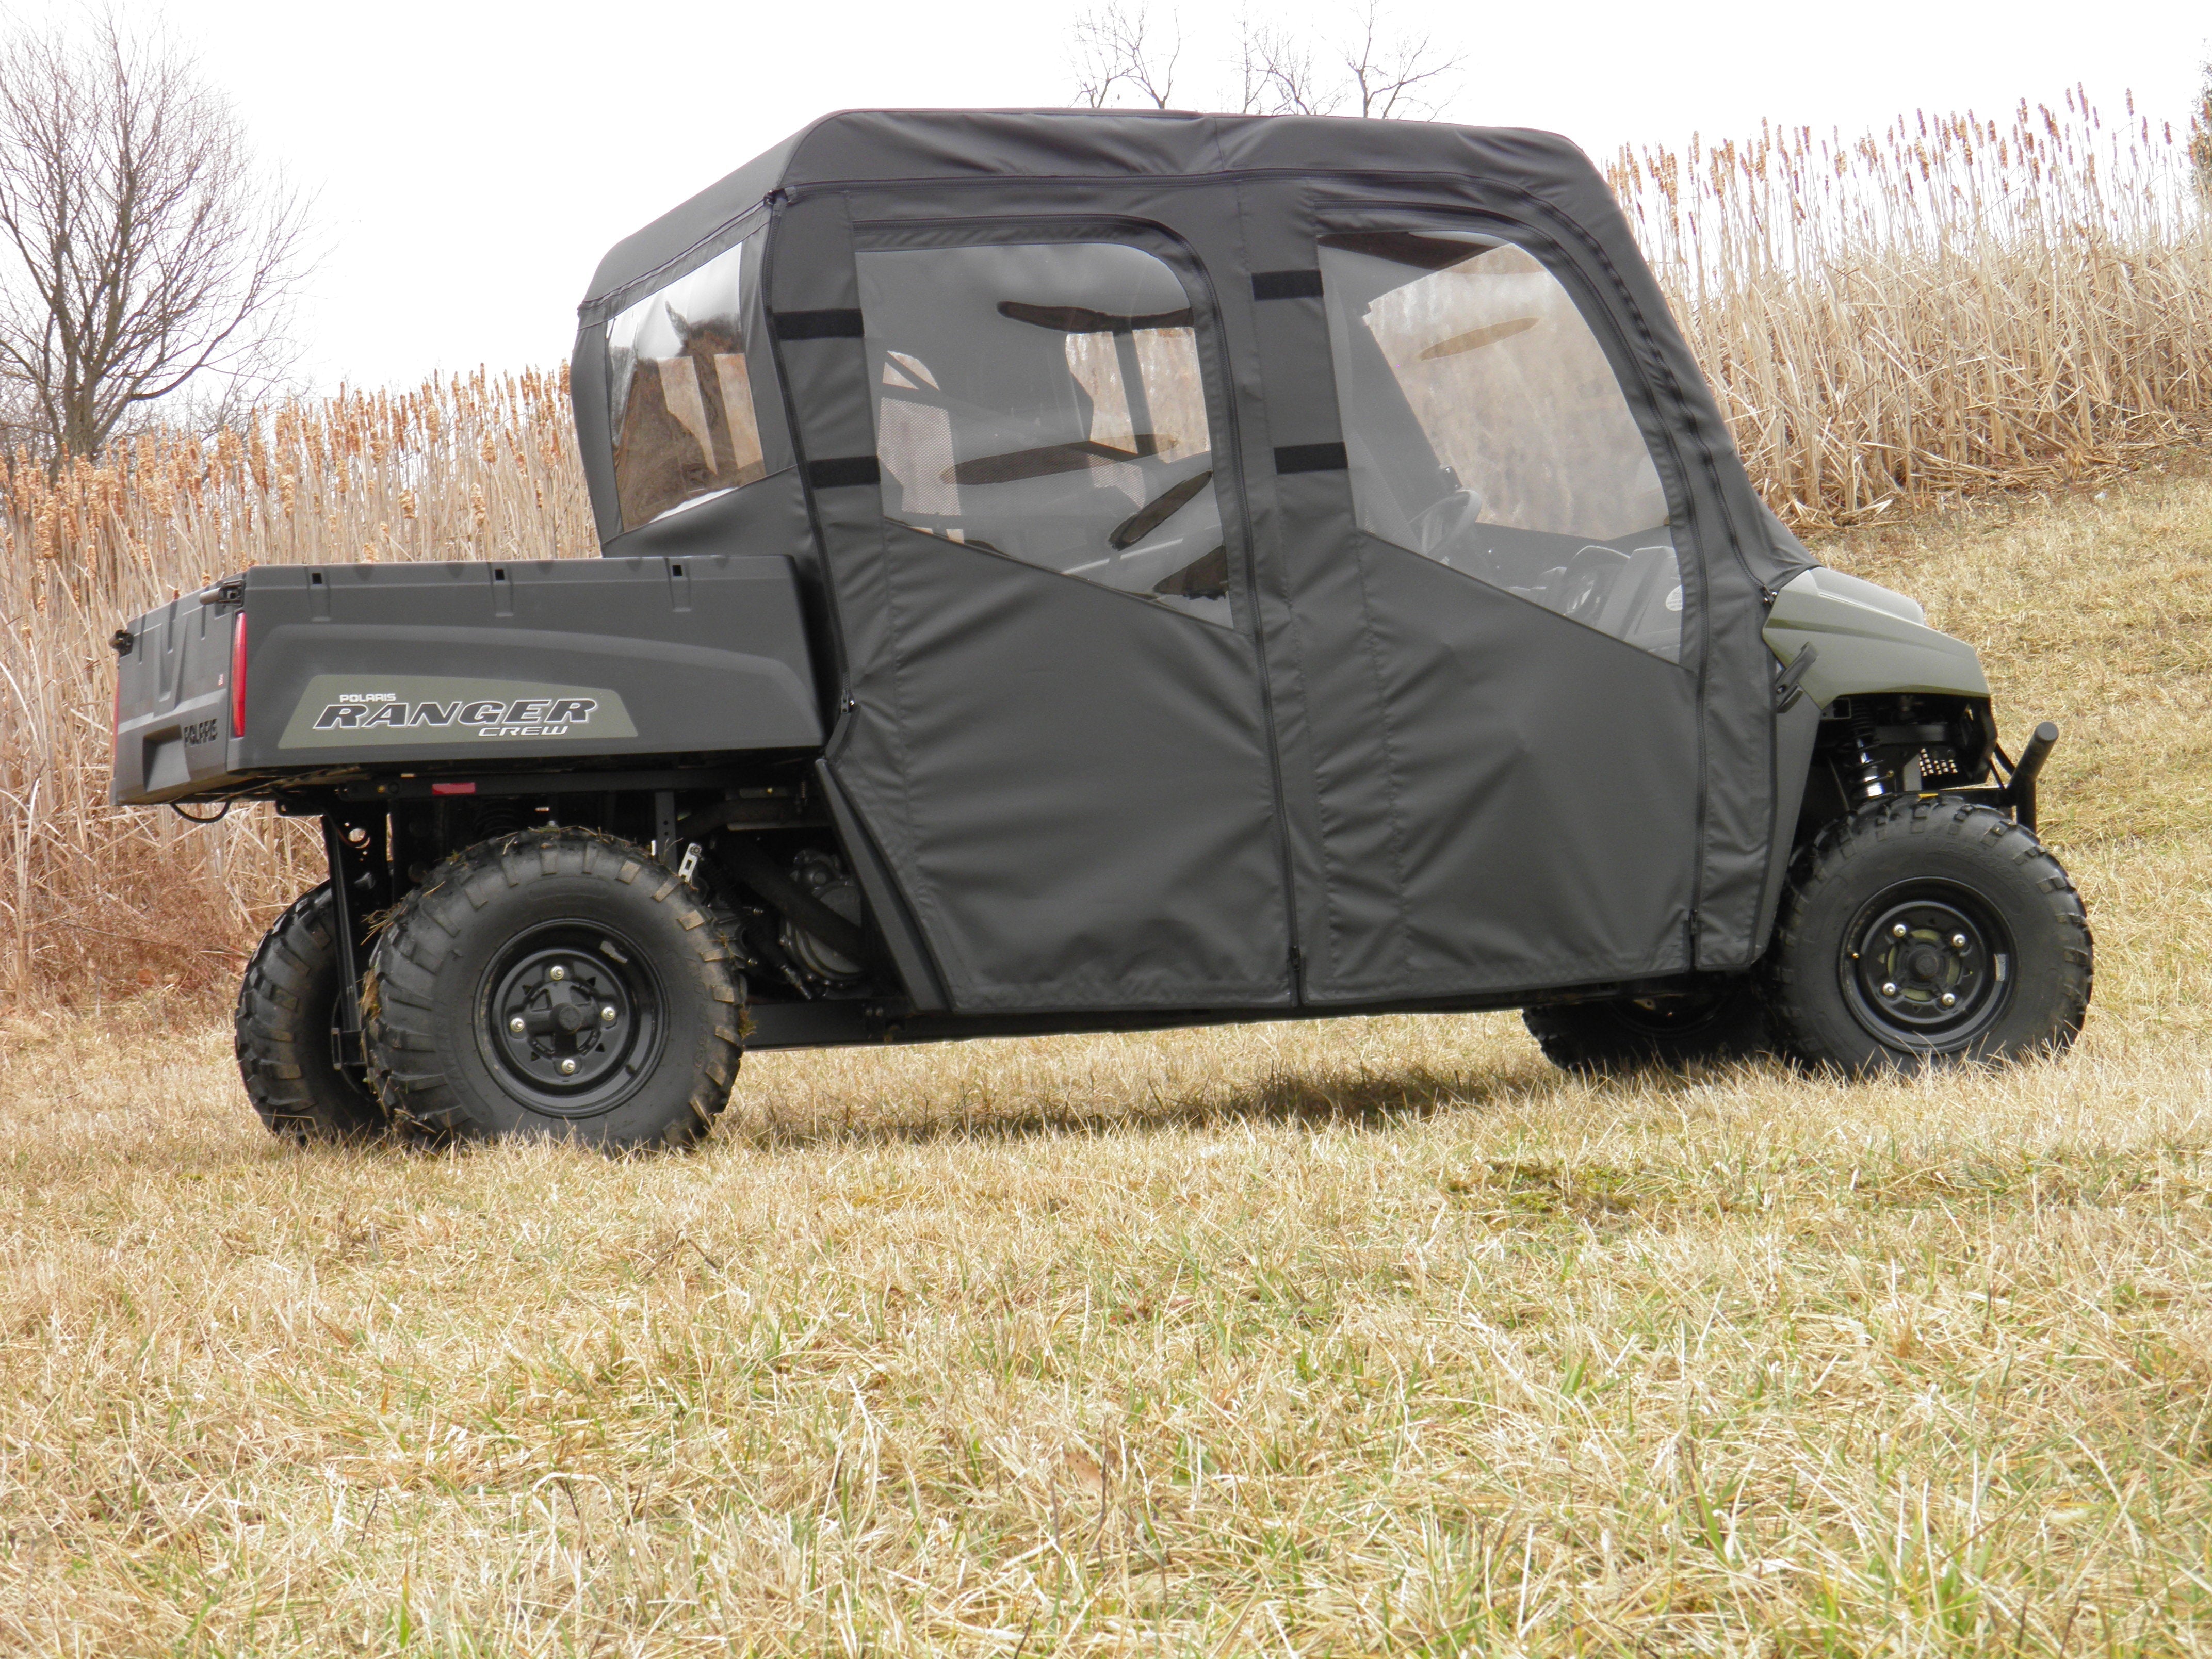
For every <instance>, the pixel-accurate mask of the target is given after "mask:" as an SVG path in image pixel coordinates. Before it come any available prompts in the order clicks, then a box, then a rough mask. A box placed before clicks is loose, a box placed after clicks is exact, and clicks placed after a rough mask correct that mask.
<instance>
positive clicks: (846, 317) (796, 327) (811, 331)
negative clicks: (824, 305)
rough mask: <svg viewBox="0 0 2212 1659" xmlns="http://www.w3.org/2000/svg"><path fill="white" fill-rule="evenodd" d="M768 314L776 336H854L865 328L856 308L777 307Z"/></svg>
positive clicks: (864, 332) (801, 338) (832, 337)
mask: <svg viewBox="0 0 2212 1659" xmlns="http://www.w3.org/2000/svg"><path fill="white" fill-rule="evenodd" d="M769 314H770V316H771V318H772V319H773V320H774V322H775V337H776V338H777V339H779V340H857V339H859V338H860V337H862V336H863V335H864V334H866V332H867V331H866V328H865V327H864V326H863V325H862V322H861V319H860V313H859V312H857V311H778V312H772V313H769Z"/></svg>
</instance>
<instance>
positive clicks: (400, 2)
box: [0, 0, 2212, 389]
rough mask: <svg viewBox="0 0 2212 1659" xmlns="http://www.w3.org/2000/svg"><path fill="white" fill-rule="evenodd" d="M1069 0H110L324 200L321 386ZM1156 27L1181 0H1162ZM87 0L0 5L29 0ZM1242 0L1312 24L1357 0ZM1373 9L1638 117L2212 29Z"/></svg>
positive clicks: (1007, 41) (1890, 4) (1924, 2)
mask: <svg viewBox="0 0 2212 1659" xmlns="http://www.w3.org/2000/svg"><path fill="white" fill-rule="evenodd" d="M1082 9H1083V7H1082V5H1081V4H1079V3H1073V0H970V3H960V0H936V3H930V4H917V3H913V0H906V3H899V4H880V3H875V0H811V3H805V0H802V3H789V0H787V3H781V4H772V5H763V4H731V3H720V4H716V3H698V0H625V3H617V4H605V3H601V4H595V5H590V6H585V5H578V4H571V3H567V0H538V3H534V4H528V5H507V4H493V3H483V0H434V3H425V0H378V3H374V4H367V5H326V4H313V3H301V0H166V3H161V0H119V3H118V5H117V11H118V15H119V16H120V17H121V18H122V20H123V21H124V22H125V24H126V25H127V26H128V27H131V29H132V30H133V31H134V32H137V31H138V30H141V29H148V30H151V29H161V30H164V31H166V32H167V33H168V34H169V35H170V36H171V37H172V38H173V40H176V41H177V42H178V43H179V44H180V45H182V46H185V47H187V48H188V49H190V50H191V51H193V52H196V53H197V55H198V57H199V59H200V63H201V66H202V69H203V71H204V74H205V75H206V76H208V78H209V79H210V80H211V81H212V82H215V83H216V85H217V86H218V87H220V88H222V89H223V90H224V91H225V92H227V93H228V95H229V96H230V97H231V98H232V99H233V100H234V104H235V106H236V108H237V110H238V112H239V113H240V116H241V117H242V118H243V119H244V121H245V123H246V127H247V130H248V131H249V133H250V134H251V136H252V139H253V141H254V143H256V145H257V147H258V149H259V150H260V152H261V154H262V155H264V157H266V158H267V159H269V160H270V161H274V162H276V163H277V164H279V165H281V166H282V167H283V168H284V170H285V171H286V173H288V174H289V176H290V177H291V178H292V179H294V180H295V181H296V182H297V183H299V184H301V185H304V186H306V187H307V188H308V189H309V190H311V191H313V192H314V193H315V195H316V197H318V202H319V231H320V239H321V241H322V244H323V246H324V247H325V254H324V257H323V259H322V262H321V264H320V266H319V269H318V270H317V272H316V274H315V276H314V278H313V282H312V284H311V288H310V290H309V292H308V295H307V299H306V301H305V303H304V304H303V305H302V307H301V311H300V313H299V317H298V322H297V333H298V335H299V337H300V340H301V344H302V345H303V347H304V348H305V356H304V358H303V360H302V363H301V372H302V374H303V375H304V376H305V378H306V380H307V382H308V383H309V384H310V385H312V386H315V387H317V388H319V389H327V388H329V387H331V386H334V385H335V384H336V383H337V382H338V381H340V380H346V381H349V382H351V383H352V384H354V385H356V386H374V385H393V386H398V385H404V384H411V383H413V382H414V381H416V380H419V379H420V378H421V377H422V376H423V375H424V374H428V373H429V372H431V371H433V370H442V371H447V372H451V371H454V370H463V369H469V368H474V367H476V366H477V364H479V363H489V364H490V365H491V366H493V367H494V368H522V367H526V366H528V365H532V364H551V363H554V362H558V361H559V360H560V359H561V358H562V356H565V355H566V354H567V351H568V346H569V343H570V342H571V339H572V337H573V334H574V308H575V304H576V301H577V300H578V299H579V298H580V297H581V295H582V292H583V289H584V286H585V283H586V281H587V279H588V278H589V276H590V275H591V272H592V267H593V266H594V265H595V264H597V262H598V259H599V254H600V253H601V252H603V251H604V250H605V247H606V246H608V245H609V244H610V243H611V242H613V241H614V240H617V238H619V237H621V236H623V235H624V234H627V233H628V232H629V231H630V230H633V229H635V228H636V227H638V226H639V225H641V224H643V223H644V222H646V221H647V220H648V219H650V218H652V217H653V216H655V215H657V214H659V213H660V212H662V211H663V210H665V209H667V208H669V207H671V206H672V205H673V204H676V203H677V202H678V201H681V200H682V199H683V198H684V197H686V196H688V195H690V194H691V193H692V192H693V191H696V190H698V189H699V188H700V187H701V186H702V185H707V184H708V183H710V182H712V181H713V180H714V179H717V178H720V176H721V175H722V174H724V173H728V172H730V171H731V170H732V169H733V168H735V167H738V165H740V164H741V163H742V162H744V161H745V160H747V159H748V158H749V157H750V156H752V155H756V154H757V153H758V152H759V151H761V150H763V149H766V148H767V147H768V146H769V145H770V144H772V143H775V141H776V140H777V139H779V138H781V137H783V136H784V135H785V134H786V133H787V132H789V131H793V129H795V128H797V127H799V126H800V125H804V124H805V123H806V122H807V121H809V120H811V119H812V118H814V117H816V116H817V115H820V114H823V113H824V112H828V111H830V110H835V109H843V108H853V107H861V106H939V107H946V106H955V107H957V106H993V105H1048V104H1059V103H1065V102H1066V101H1068V100H1069V99H1070V97H1071V95H1072V94H1071V84H1072V83H1071V74H1070V70H1069V52H1068V42H1069V39H1070V35H1071V32H1072V24H1073V19H1074V17H1075V16H1076V15H1077V14H1078V13H1079V11H1080V10H1082ZM0 15H11V16H12V18H13V19H14V21H17V22H31V23H41V22H48V21H63V22H67V21H70V20H72V19H80V18H82V15H84V13H83V11H82V8H81V7H78V6H76V5H74V4H70V5H57V4H42V3H38V0H16V3H14V4H12V5H11V4H9V3H7V0H0ZM1170 15H1171V9H1170V6H1169V5H1168V4H1167V3H1165V0H1152V16H1153V19H1154V21H1155V26H1156V27H1158V26H1160V25H1161V24H1162V23H1163V22H1164V20H1165V19H1167V18H1168V17H1169V16H1170ZM1235 15H1237V9H1236V8H1235V7H1234V6H1228V5H1217V6H1206V5H1200V4H1190V3H1186V4H1185V5H1183V6H1182V7H1181V8H1180V19H1181V23H1182V33H1183V35H1184V45H1183V53H1182V65H1181V68H1180V70H1179V72H1178V77H1177V88H1176V91H1177V97H1176V103H1177V104H1178V105H1181V106H1184V107H1199V108H1204V107H1212V106H1218V100H1219V99H1220V98H1221V97H1222V96H1223V95H1224V94H1223V93H1222V92H1221V90H1220V88H1221V85H1222V81H1223V77H1222V76H1220V75H1219V73H1218V69H1217V66H1218V65H1219V64H1220V63H1221V60H1222V59H1223V58H1225V54H1226V52H1227V51H1228V49H1229V40H1230V36H1231V33H1232V28H1231V19H1232V18H1233V17H1234V16H1235ZM1249 15H1253V16H1254V17H1255V18H1263V19H1266V20H1267V21H1274V22H1278V23H1280V24H1284V25H1286V26H1289V27H1294V28H1297V29H1300V30H1302V31H1304V33H1309V34H1310V35H1312V36H1313V37H1315V38H1316V39H1319V38H1322V37H1325V36H1326V35H1327V34H1328V33H1329V32H1331V31H1332V30H1338V31H1340V30H1341V29H1342V27H1343V26H1344V25H1345V23H1346V21H1348V20H1349V19H1350V18H1351V17H1352V15H1353V8H1352V5H1351V4H1349V3H1330V0H1322V3H1312V0H1275V3H1273V4H1266V3H1255V4H1253V5H1252V6H1251V7H1250V11H1249ZM1386 17H1387V18H1388V20H1389V21H1390V22H1391V23H1393V24H1394V25H1395V26H1396V27H1399V28H1401V29H1406V30H1412V31H1414V32H1425V33H1428V34H1430V35H1431V37H1433V39H1434V40H1435V41H1436V43H1437V46H1438V48H1439V49H1440V50H1441V51H1443V52H1447V53H1450V54H1455V55H1457V56H1459V57H1460V58H1462V60H1463V63H1462V69H1461V70H1460V71H1459V73H1458V75H1457V76H1456V85H1455V88H1454V89H1453V93H1452V96H1451V98H1450V100H1449V106H1448V108H1447V110H1446V114H1447V115H1448V116H1449V118H1453V119H1455V120H1461V121H1467V122H1472V123H1478V124H1495V125H1513V126H1534V127H1544V128H1548V129H1550V130H1552V131H1558V132H1564V133H1565V134H1566V135H1567V136H1569V137H1571V138H1573V139H1575V140H1576V141H1577V143H1581V144H1583V146H1584V147H1585V148H1586V149H1590V150H1592V151H1593V152H1594V153H1602V152H1604V151H1607V150H1609V149H1612V148H1613V146H1615V145H1617V144H1619V143H1621V142H1622V141H1624V140H1628V139H1637V140H1643V139H1664V140H1667V141H1669V142H1680V140H1681V139H1682V138H1684V137H1687V135H1688V134H1689V133H1690V132H1691V131H1692V130H1696V131H1702V132H1704V133H1705V135H1707V136H1708V137H1718V136H1729V135H1741V134H1743V133H1745V132H1747V131H1753V130H1755V129H1756V127H1757V125H1758V123H1759V118H1761V117H1763V116H1765V117H1771V118H1775V119H1776V120H1777V121H1778V122H1781V123H1784V124H1787V125H1813V126H1814V127H1816V128H1820V129H1823V130H1825V129H1826V128H1829V127H1838V126H1839V127H1841V128H1843V129H1844V131H1846V132H1847V133H1856V132H1857V131H1863V130H1865V129H1867V128H1869V127H1879V126H1880V125H1882V124H1883V123H1884V122H1885V121H1887V119H1888V118H1890V117H1892V116H1893V115H1894V114H1896V113H1897V112H1899V111H1909V110H1912V109H1916V108H1924V109H1927V110H1929V111H1930V112H1936V111H1939V110H1941V111H1953V110H1964V109H1966V108H1972V109H1973V110H1974V111H1976V112H1978V113H1980V114H1983V115H1984V116H2002V114H2003V113H2004V112H2006V111H2007V110H2008V109H2009V108H2010V107H2011V106H2014V105H2015V104H2016V103H2017V102H2018V101H2019V100H2021V99H2022V98H2026V99H2027V100H2030V101H2031V102H2035V101H2044V102H2049V103H2052V104H2056V103H2057V101H2058V100H2059V98H2060V96H2061V95H2062V94H2063V91H2064V89H2065V88H2067V87H2069V86H2070V85H2072V84H2074V83H2075V82H2084V83H2086V84H2087V88H2088V90H2089V93H2090V95H2091V96H2092V97H2093V99H2095V100H2098V101H2099V102H2100V104H2102V105H2104V106H2106V107H2108V108H2110V109H2111V110H2112V111H2114V112H2118V109H2119V108H2120V105H2121V100H2122V99H2123V97H2124V94H2126V93H2127V92H2128V91H2130V90H2132V91H2133V92H2134V94H2135V95H2136V102H2137V105H2138V106H2139V108H2141V109H2142V110H2143V111H2144V112H2147V113H2148V114H2150V115H2151V116H2152V117H2153V118H2154V119H2164V118H2172V119H2173V120H2174V121H2175V122H2176V124H2177V125H2179V121H2180V118H2181V117H2182V115H2183V113H2184V112H2185V109H2186V108H2187V106H2188V100H2189V94H2190V91H2191V88H2192V86H2193V85H2194V84H2195V82H2196V78H2197V65H2198V64H2200V63H2201V62H2202V61H2203V58H2204V57H2205V56H2206V53H2207V51H2208V49H2212V43H2208V39H2207V37H2208V36H2212V6H2208V5H2206V4H2205V3H2203V0H2186V3H2183V0H2142V3H2132V4H2131V3H2127V0H2120V3H2094V4H2085V3H2082V0H2063V3H2061V0H2003V3H1982V0H1972V3H1967V0H1852V3H1850V4H1849V5H1843V4H1833V3H1830V4H1820V3H1813V4H1807V3H1802V0H1756V3H1753V0H1707V3H1696V0H1685V3H1680V4H1675V5H1660V4H1654V3H1650V0H1638V3H1617V0H1581V3H1574V0H1566V3H1561V0H1553V3H1549V4H1543V3H1534V4H1532V3H1528V0H1519V3H1510V4H1507V3H1492V0H1456V3H1436V0H1395V3H1394V4H1392V5H1391V6H1390V8H1389V10H1388V11H1387V12H1386Z"/></svg>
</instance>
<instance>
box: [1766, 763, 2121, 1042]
mask: <svg viewBox="0 0 2212 1659" xmlns="http://www.w3.org/2000/svg"><path fill="white" fill-rule="evenodd" d="M1770 962H1771V967H1770V969H1769V973H1770V981H1771V992H1770V998H1769V1000H1770V1005H1771V1008H1772V1011H1773V1017H1774V1020H1775V1024H1776V1027H1777V1030H1778V1034H1779V1035H1780V1036H1781V1037H1782V1039H1783V1041H1784V1043H1785V1045H1786V1046H1787V1047H1788V1048H1789V1050H1790V1053H1791V1054H1792V1055H1793V1056H1795V1057H1796V1058H1797V1059H1798V1060H1802V1061H1803V1062H1805V1063H1807V1064H1809V1065H1813V1066H1832V1067H1833V1068H1835V1069H1837V1070H1838V1071H1842V1072H1844V1073H1849V1074H1851V1075H1854V1076H1863V1075H1867V1074H1869V1073H1881V1072H1899V1071H1905V1070H1910V1069H1913V1068H1916V1067H1919V1066H1930V1065H1951V1064H1959V1063H1971V1062H1976V1061H2008V1060H2021V1059H2025V1058H2027V1057H2029V1056H2031V1055H2034V1054H2057V1053H2060V1052H2063V1050H2064V1049H2066V1048H2069V1047H2070V1046H2071V1045H2072V1043H2073V1042H2074V1039H2075V1037H2076V1036H2079V1035H2080V1033H2081V1022H2082V1019H2083V1018H2084V1016H2085V1015H2086V1014H2087V1010H2088V1006H2089V995H2090V990H2091V987H2092V985H2093V979H2094V974H2095V950H2094V945H2093V940H2092V939H2091V937H2090V933H2089V918H2088V914H2087V911H2086V910H2084V909H2083V908H2082V905H2081V895H2080V894H2079V893H2078V892H2077V891H2075V887H2074V884H2073V882H2072V881H2071V880H2070V879H2069V878H2068V877H2067V874H2066V872H2065V871H2064V870H2063V868H2062V867H2061V866H2060V865H2059V863H2058V860H2057V859H2055V858H2053V857H2051V854H2050V853H2049V851H2048V850H2046V849H2045V847H2044V845H2043V843H2042V842H2040V841H2039V840H2037V839H2036V836H2035V833H2034V831H2033V830H2031V829H2026V828H2024V827H2022V826H2021V825H2020V824H2017V823H2014V822H2013V821H2012V820H2011V819H2010V818H2008V817H2005V816H2004V814H2003V813H2002V812H1999V811H1996V810H1995V809H1994V808H1991V807H1988V806H1982V805H1974V804H1972V803H1970V802H1966V801H1961V800H1958V799H1945V798H1942V797H1937V798H1936V799H1932V800H1929V799H1911V800H1904V799H1892V800H1885V801H1880V802H1877V803H1875V804H1874V805H1869V806H1867V807H1864V808H1863V809H1861V810H1860V811H1858V812H1857V813H1855V814H1853V815H1852V816H1851V817H1848V818H1844V819H1841V820H1839V821H1838V822H1837V823H1832V824H1831V825H1829V826H1828V828H1827V829H1825V830H1823V831H1822V832H1821V833H1820V836H1819V838H1818V839H1817V840H1815V841H1814V843H1813V845H1812V847H1811V848H1808V850H1807V852H1806V853H1805V854H1802V861H1801V863H1800V865H1799V867H1798V870H1797V872H1796V876H1795V878H1794V879H1793V880H1792V882H1791V884H1790V890H1789V891H1788V892H1787V893H1786V894H1785V895H1784V898H1783V903H1782V915H1781V918H1780V923H1779V926H1778V929H1777V933H1776V937H1775V945H1774V949H1773V951H1772V952H1771V955H1770Z"/></svg>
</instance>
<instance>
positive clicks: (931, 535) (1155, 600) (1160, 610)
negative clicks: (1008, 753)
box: [880, 513, 1251, 645]
mask: <svg viewBox="0 0 2212 1659" xmlns="http://www.w3.org/2000/svg"><path fill="white" fill-rule="evenodd" d="M880 517H881V519H882V521H883V522H884V523H885V524H895V525H896V526H898V527H899V528H900V529H901V530H904V531H908V532H911V533H913V534H915V535H916V536H920V537H922V538H925V539H927V540H929V541H933V542H939V543H941V544H944V545H945V546H946V547H957V548H958V549H960V550H961V551H963V553H980V554H981V555H982V556H984V557H985V558H987V559H1002V560H1004V561H1005V562H1006V563H1008V564H1011V565H1015V566H1018V568H1021V569H1024V570H1034V571H1035V572H1036V574H1038V575H1040V576H1051V577H1053V578H1054V579H1055V580H1060V581H1064V582H1081V583H1082V584H1083V586H1084V588H1085V591H1086V592H1092V593H1111V594H1113V595H1114V596H1115V598H1116V599H1133V600H1134V601H1135V602H1136V603H1137V604H1139V605H1143V606H1144V607H1145V608H1146V610H1147V611H1152V612H1153V613H1154V614H1156V615H1165V616H1170V617H1181V618H1182V620H1183V621H1185V622H1190V623H1197V624H1198V625H1199V626H1200V627H1201V628H1211V629H1215V630H1217V631H1218V632H1220V633H1224V634H1227V635H1230V636H1231V638H1234V639H1239V640H1243V641H1244V642H1245V643H1246V644H1247V645H1249V644H1250V643H1251V641H1250V639H1249V638H1248V637H1247V636H1246V635H1245V633H1244V631H1243V629H1240V628H1238V627H1237V626H1236V625H1235V624H1234V623H1218V622H1209V621H1207V620H1206V618H1205V617H1194V616H1192V615H1191V614H1190V612H1189V611H1177V610H1176V609H1175V608H1174V607H1173V606H1171V605H1162V604H1160V603H1159V601H1160V599H1164V598H1166V597H1167V596H1166V595H1164V594H1152V593H1133V592H1130V591H1129V590H1128V589H1127V588H1126V587H1109V586H1106V584H1105V583H1103V582H1094V581H1085V580H1084V579H1083V578H1082V577H1080V576H1077V575H1071V574H1069V573H1068V572H1066V571H1065V570H1054V569H1051V568H1048V567H1047V566H1045V565H1041V564H1031V563H1030V562H1029V561H1028V560H1027V559H1024V558H1022V557H1020V556H1018V555H1016V554H1012V553H1009V552H1007V551H1006V550H1005V549H1003V548H998V547H989V546H985V545H982V544H978V543H975V542H956V541H954V540H953V539H952V538H951V537H950V536H940V535H938V534H937V533H935V532H933V531H928V530H924V529H923V528H921V526H919V525H911V524H908V522H907V521H906V520H904V519H901V518H896V517H894V516H893V515H891V514H890V513H883V514H881V515H880Z"/></svg>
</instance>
